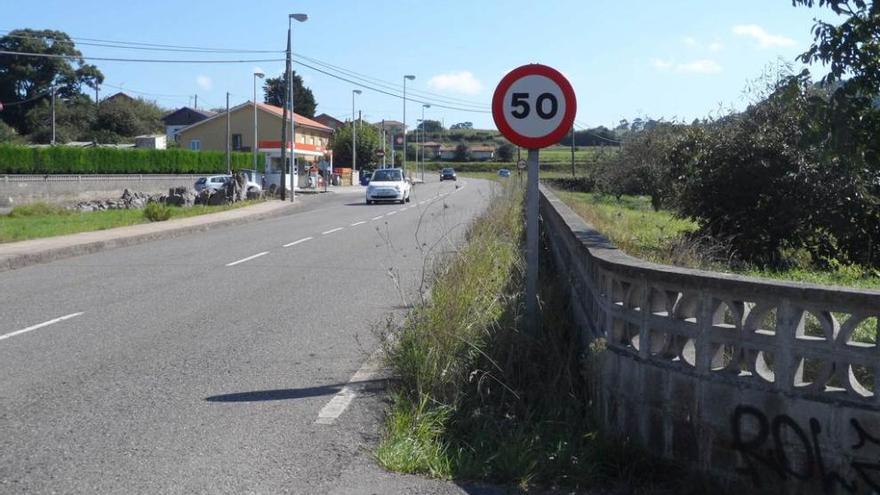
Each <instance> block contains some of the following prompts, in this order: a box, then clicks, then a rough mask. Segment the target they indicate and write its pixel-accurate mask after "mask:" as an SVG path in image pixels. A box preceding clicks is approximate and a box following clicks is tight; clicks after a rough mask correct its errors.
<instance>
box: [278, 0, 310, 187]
mask: <svg viewBox="0 0 880 495" xmlns="http://www.w3.org/2000/svg"><path fill="white" fill-rule="evenodd" d="M294 20H297V21H299V22H306V21H307V20H309V16H308V15H307V14H290V15H288V16H287V59H288V60H289V61H290V63H289V64H287V101H288V102H290V201H291V202H293V201H295V200H296V186H297V184H296V183H295V182H294V175H293V172H294V170H295V169H294V167H296V132H295V131H294V125H295V121H296V117H295V114H294V112H293V108H294V105H293V47H292V43H293V37H292V32H293V21H294ZM281 144H282V145H283V144H284V143H283V142H282V143H281ZM282 166H286V164H282Z"/></svg>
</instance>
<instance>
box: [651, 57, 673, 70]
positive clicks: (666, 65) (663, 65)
mask: <svg viewBox="0 0 880 495" xmlns="http://www.w3.org/2000/svg"><path fill="white" fill-rule="evenodd" d="M651 66H653V67H654V68H655V69H660V70H669V69H671V68H672V67H674V66H675V64H674V63H672V62H670V61H668V60H663V59H659V58H655V59H652V60H651Z"/></svg>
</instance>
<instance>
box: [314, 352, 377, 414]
mask: <svg viewBox="0 0 880 495" xmlns="http://www.w3.org/2000/svg"><path fill="white" fill-rule="evenodd" d="M381 369H382V349H381V348H379V349H377V350H376V351H375V352H374V353H373V354H372V355H371V356H370V358H369V359H367V362H365V363H364V364H363V366H361V368H360V369H359V370H357V372H355V374H354V375H352V376H351V379H350V380H348V383H347V384H346V385H345V386H344V387H342V389H341V390H340V391H339V392H337V393H336V395H334V396H333V398H332V399H330V402H328V403H327V404H326V405H325V406H324V407H322V408H321V411H320V412H318V419H316V420H315V424H319V425H332V424H333V423H335V422H336V420H337V419H338V418H339V416H340V415H341V414H342V413H343V412H345V410H346V409H347V408H348V406H349V405H350V404H351V401H353V400H354V398H355V397H357V392H356V391H355V390H354V388H353V387H352V385H355V384H357V383H361V382H366V381H368V380H371V379H372V378H373V377H375V376H376V375H377V374H378V373H379V371H380V370H381Z"/></svg>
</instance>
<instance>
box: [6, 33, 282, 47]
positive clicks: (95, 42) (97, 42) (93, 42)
mask: <svg viewBox="0 0 880 495" xmlns="http://www.w3.org/2000/svg"><path fill="white" fill-rule="evenodd" d="M3 32H5V33H7V34H5V35H4V36H8V37H10V38H21V39H36V40H43V39H45V38H46V37H44V36H28V35H24V34H9V33H11V32H12V31H11V30H8V29H7V30H3ZM69 39H70V40H71V41H76V42H77V43H79V44H82V45H90V46H107V47H111V48H124V49H150V50H156V51H188V52H207V53H284V50H253V49H246V48H209V47H201V46H185V45H166V44H161V43H143V42H138V41H118V40H103V39H97V38H81V37H72V36H69ZM53 40H54V38H53ZM108 43H109V44H111V45H107V44H108Z"/></svg>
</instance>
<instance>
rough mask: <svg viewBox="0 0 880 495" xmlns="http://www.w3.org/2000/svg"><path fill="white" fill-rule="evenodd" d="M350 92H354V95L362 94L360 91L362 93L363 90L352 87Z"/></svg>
mask: <svg viewBox="0 0 880 495" xmlns="http://www.w3.org/2000/svg"><path fill="white" fill-rule="evenodd" d="M351 92H352V93H354V94H356V95H359V94H362V93H363V91H361V90H359V89H353V90H351Z"/></svg>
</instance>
